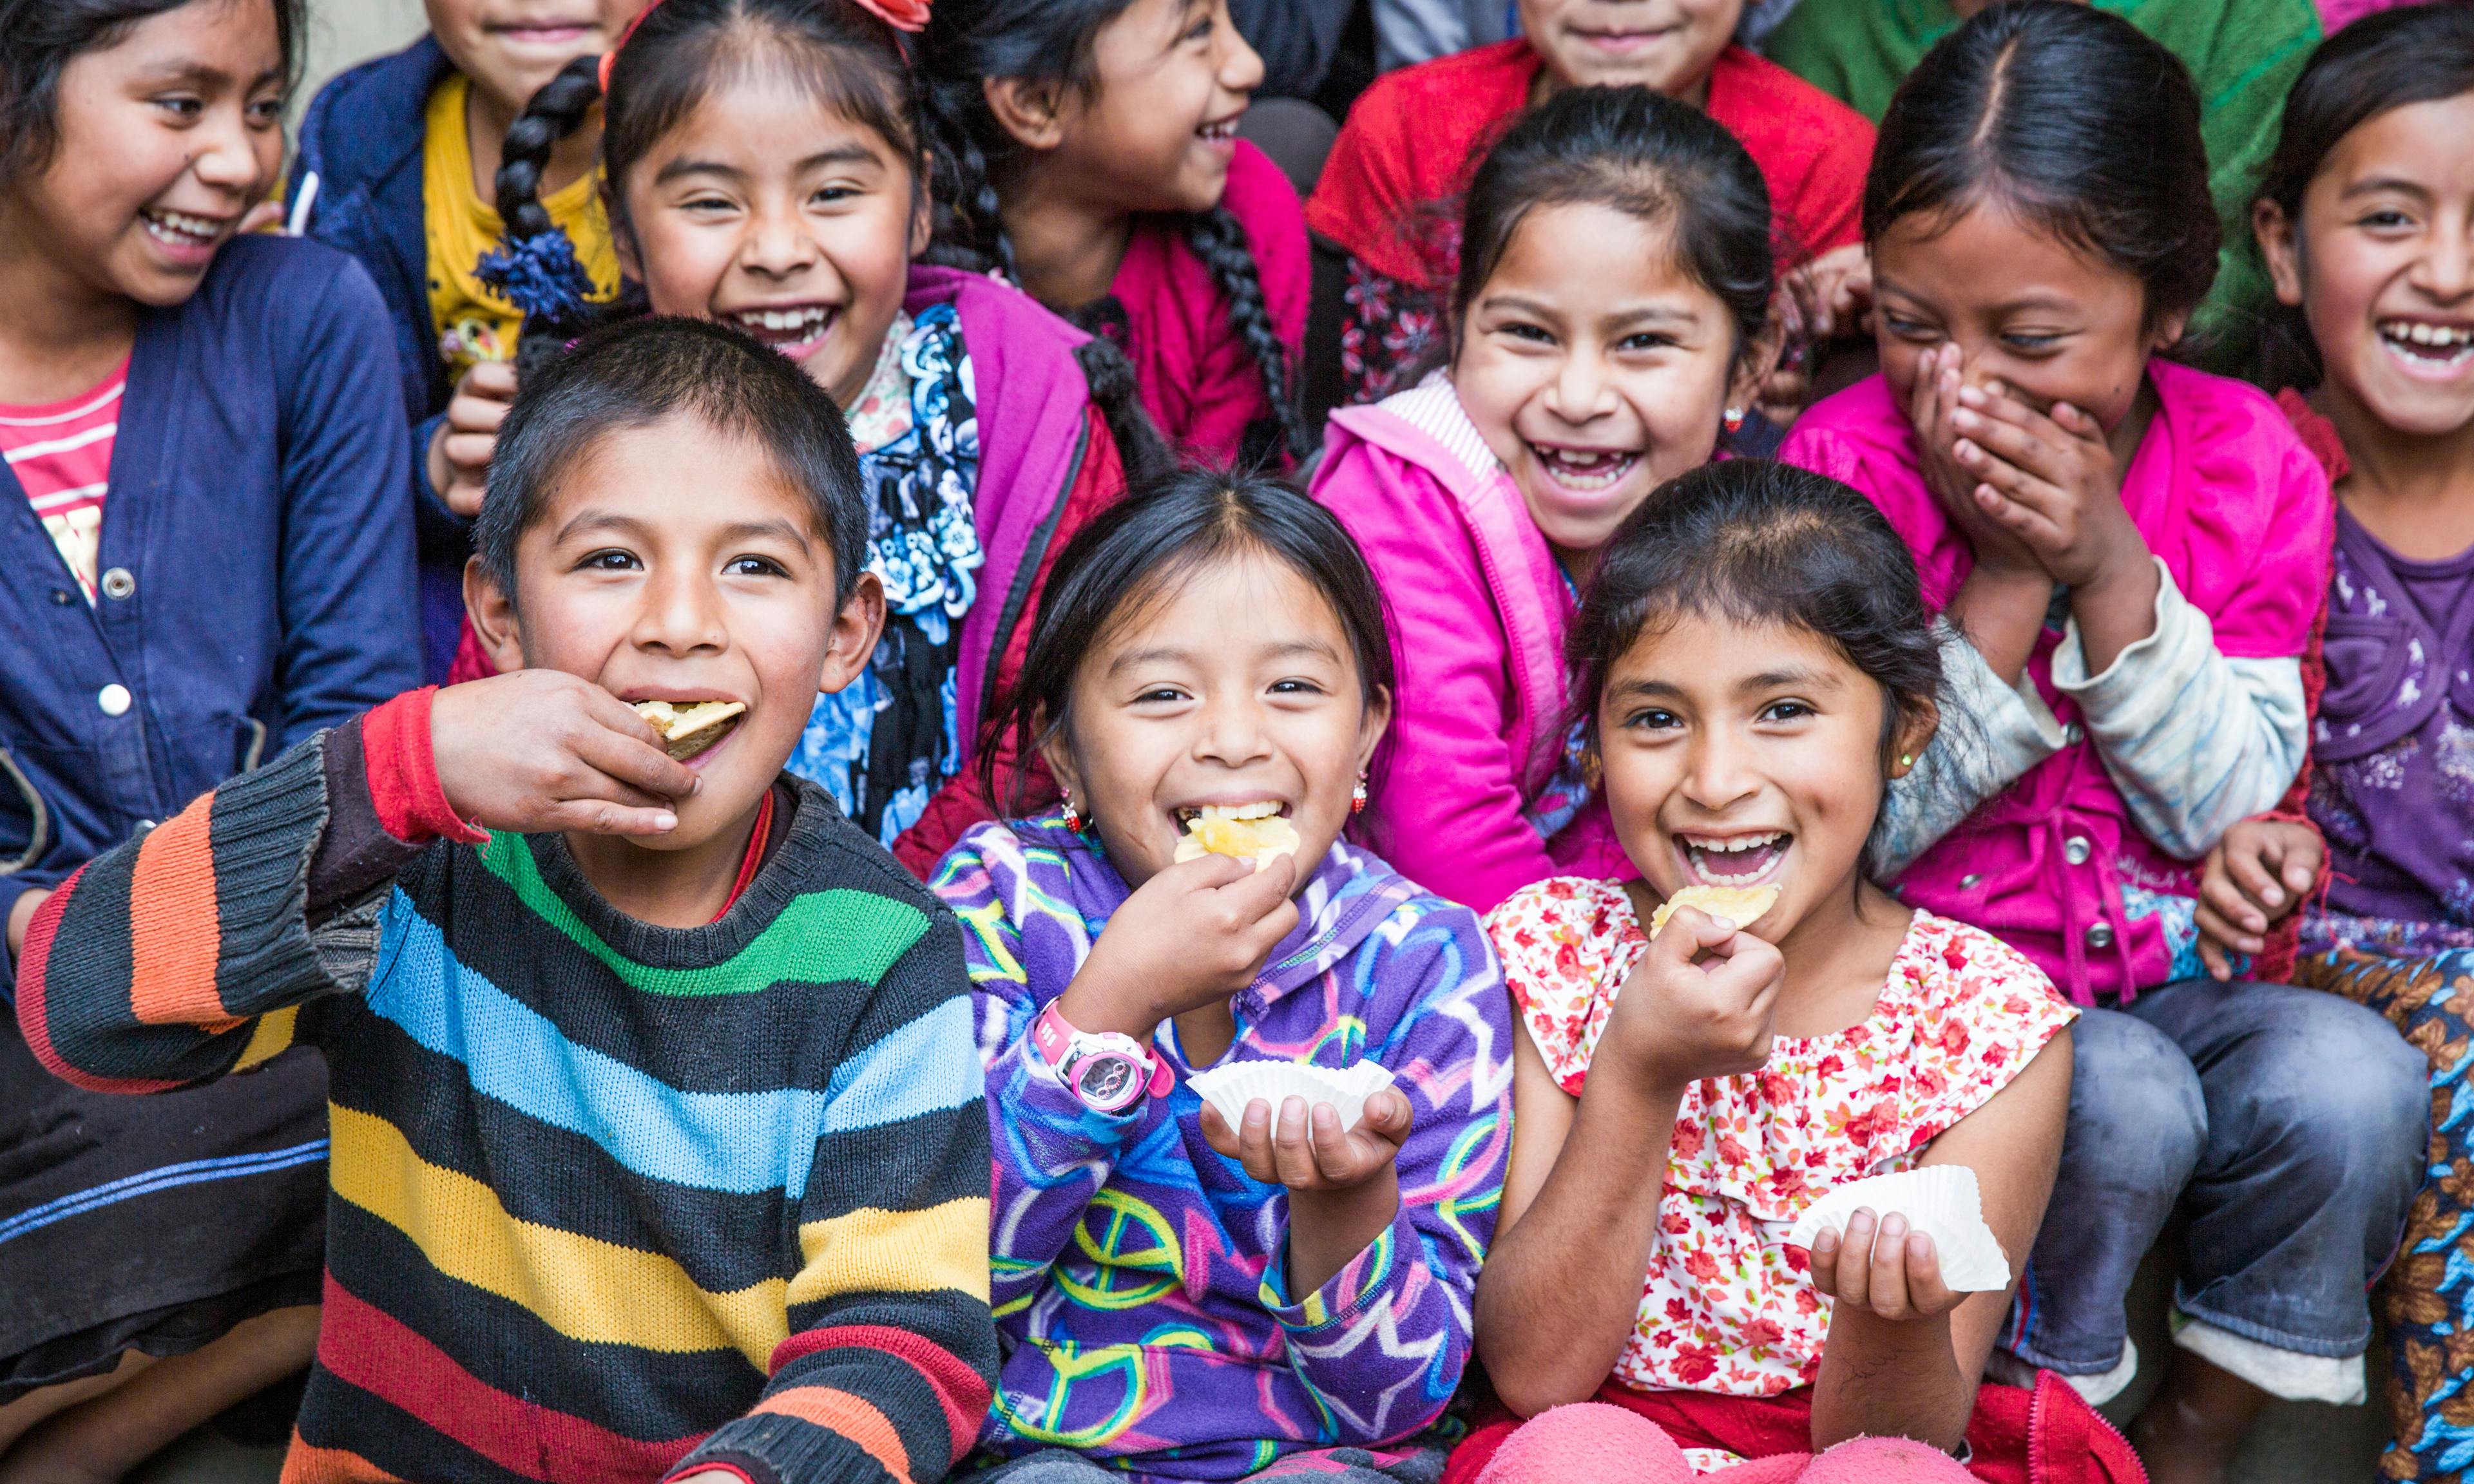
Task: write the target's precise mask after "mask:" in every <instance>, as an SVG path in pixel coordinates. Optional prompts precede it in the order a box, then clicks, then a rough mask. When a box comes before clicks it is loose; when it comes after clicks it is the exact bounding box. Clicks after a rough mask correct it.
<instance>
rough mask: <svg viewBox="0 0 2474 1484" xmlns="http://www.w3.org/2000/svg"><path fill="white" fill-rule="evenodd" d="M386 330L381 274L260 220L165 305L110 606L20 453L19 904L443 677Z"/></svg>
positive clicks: (15, 711) (1, 601)
mask: <svg viewBox="0 0 2474 1484" xmlns="http://www.w3.org/2000/svg"><path fill="white" fill-rule="evenodd" d="M388 349H389V347H388V345H387V338H386V310H385V306H384V305H383V304H381V303H380V302H379V299H378V296H377V293H376V290H374V289H373V288H372V287H371V286H370V280H369V275H366V274H364V273H363V272H362V271H361V270H360V268H359V266H358V265H356V264H355V263H354V262H353V261H352V259H351V258H349V257H346V256H345V255H343V254H342V253H340V252H336V251H332V250H331V249H327V248H323V247H320V246H318V245H316V244H314V243H306V242H292V241H285V240H283V239H280V238H273V237H245V238H241V239H239V240H236V241H234V242H232V243H230V245H228V246H226V247H225V249H224V250H223V251H222V253H221V254H220V255H219V256H218V257H217V259H216V261H215V263H214V266H213V267H212V268H211V269H209V270H208V271H207V273H206V281H205V282H204V283H203V284H202V285H201V286H200V287H199V289H198V292H197V293H196V294H195V295H193V296H191V298H190V299H188V301H187V302H185V303H183V304H181V305H178V306H176V307H173V308H170V309H149V310H145V311H142V312H141V314H140V316H139V320H138V328H137V344H136V347H135V349H134V351H133V353H132V355H131V357H130V363H129V387H128V391H127V392H126V393H125V394H124V395H123V397H122V399H121V413H120V425H119V432H118V433H117V435H116V436H115V441H114V443H113V444H112V450H111V474H110V479H111V485H110V491H109V494H108V495H107V496H106V498H105V501H104V508H103V547H102V552H101V555H100V558H99V560H98V562H97V565H98V566H99V567H100V569H101V570H102V572H103V573H104V574H105V577H106V583H105V587H106V590H105V591H104V592H102V593H100V594H98V596H97V597H96V599H95V602H94V603H93V604H92V605H88V603H87V602H86V600H85V595H84V594H83V593H82V592H81V591H80V590H79V589H78V584H77V580H76V578H75V577H74V576H72V575H71V574H70V572H69V568H68V564H67V563H66V562H63V561H62V560H61V555H60V551H59V548H57V547H56V546H54V545H53V543H52V538H51V534H50V533H49V532H47V531H45V530H44V529H43V525H42V522H41V521H40V520H39V519H37V518H36V515H35V509H34V506H33V505H32V504H31V503H30V502H29V501H28V500H27V498H26V491H25V490H24V488H23V487H22V486H20V485H19V484H18V483H17V481H16V479H15V477H14V476H13V475H12V474H10V473H9V472H8V471H7V469H6V467H5V466H0V570H5V571H6V572H7V573H8V578H7V580H6V581H5V582H0V921H5V918H6V915H7V913H8V912H9V910H10V909H11V908H12V906H14V905H15V903H16V900H17V898H18V897H19V896H20V895H21V894H22V893H23V892H24V891H25V890H26V889H27V888H28V887H34V886H54V885H57V884H59V882H60V881H61V879H62V878H64V877H65V876H67V875H68V874H69V873H70V872H72V871H74V870H76V869H77V867H78V866H79V865H80V864H81V863H83V862H84V861H85V860H86V859H88V858H89V857H91V856H94V855H97V854H100V853H101V852H103V851H104V850H109V849H110V848H111V847H112V846H115V845H118V844H119V843H120V842H121V841H123V840H126V839H128V838H129V837H130V836H131V835H132V834H133V833H135V832H136V831H138V830H140V829H143V828H145V827H146V826H150V825H151V824H153V823H154V822H155V821H158V820H165V819H169V818H171V817H172V815H173V814H175V813H177V812H178V811H179V810H180V808H181V807H182V805H183V804H185V803H187V802H189V801H190V800H192V799H194V798H196V797H197V796H198V795H199V794H201V793H204V792H205V791H206V790H207V789H209V788H212V787H213V786H214V785H215V784H217V783H218V782H221V781H222V780H223V779H224V778H228V777H230V776H231V775H232V774H234V773H238V772H243V771H246V770H247V769H248V768H250V767H252V766H254V765H255V763H256V762H257V761H258V760H259V759H261V758H272V757H274V756H275V755H276V754H278V753H280V752H281V751H282V750H283V749H284V748H286V747H288V746H290V745H291V744H292V743H294V742H296V741H298V740H300V739H301V738H303V737H304V736H306V735H308V734H309V733H310V732H312V731H315V730H319V729H320V728H323V727H331V726H334V725H335V724H336V723H338V722H341V721H344V720H346V719H347V718H349V717H351V716H352V715H354V714H355V713H357V712H359V711H362V710H365V709H367V708H368V707H370V706H373V705H375V704H376V703H377V702H380V701H383V700H385V699H386V698H387V697H389V696H392V695H395V694H396V693H397V692H399V691H402V690H406V689H409V688H410V687H412V686H413V685H415V684H418V683H419V682H420V678H421V665H420V649H419V640H418V634H417V629H416V624H415V618H414V606H413V605H414V599H413V555H412V553H413V542H412V512H411V509H410V507H409V506H408V505H407V504H406V503H405V501H404V499H403V497H402V491H403V487H404V481H405V478H406V475H405V472H404V458H405V450H406V449H407V448H408V447H409V446H410V441H409V440H408V439H407V438H406V436H405V434H404V423H403V409H402V407H401V405H400V401H399V399H398V397H397V395H396V384H395V374H394V360H393V357H392V356H391V355H390V354H389V353H388ZM118 573H125V574H126V580H125V581H115V580H113V579H114V575H115V574H118ZM115 592H117V593H118V594H119V595H117V596H115V595H113V594H114V593H115ZM12 974H13V966H12Z"/></svg>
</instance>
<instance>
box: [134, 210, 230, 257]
mask: <svg viewBox="0 0 2474 1484" xmlns="http://www.w3.org/2000/svg"><path fill="white" fill-rule="evenodd" d="M138 220H139V221H140V222H141V223H143V224H144V225H145V227H146V232H147V235H149V236H151V237H153V238H154V239H155V240H156V241H157V242H159V243H161V244H163V246H165V247H167V248H172V249H176V250H178V251H183V252H194V251H198V250H199V249H201V248H211V247H213V246H214V245H215V244H216V243H217V242H218V241H220V240H221V239H222V237H223V234H224V228H225V227H226V226H228V225H230V224H229V223H226V222H220V221H217V220H215V219H214V218H213V217H205V216H191V215H190V214H189V213H187V212H185V211H166V210H164V209H162V208H161V207H159V206H158V207H156V208H154V209H152V210H147V211H141V212H139V213H138Z"/></svg>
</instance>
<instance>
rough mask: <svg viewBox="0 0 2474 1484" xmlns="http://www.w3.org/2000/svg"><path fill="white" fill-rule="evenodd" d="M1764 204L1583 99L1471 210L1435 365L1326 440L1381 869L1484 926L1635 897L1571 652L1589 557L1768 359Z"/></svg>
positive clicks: (1515, 137) (1684, 136)
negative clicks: (1568, 692)
mask: <svg viewBox="0 0 2474 1484" xmlns="http://www.w3.org/2000/svg"><path fill="white" fill-rule="evenodd" d="M1769 238H1770V202H1769V192H1768V189H1767V187H1766V186H1764V185H1763V184H1762V182H1761V174H1760V170H1759V168H1758V166H1756V165H1755V164H1754V163H1753V159H1752V156H1749V155H1747V154H1745V153H1744V148H1743V146H1742V145H1740V144H1738V143H1736V142H1735V140H1734V136H1733V135H1731V134H1729V133H1728V132H1727V131H1726V130H1725V129H1724V128H1723V127H1721V126H1719V125H1717V124H1715V123H1713V122H1711V121H1710V118H1709V117H1708V116H1707V115H1706V114H1704V113H1702V112H1701V111H1700V110H1698V109H1696V108H1691V107H1690V106H1688V105H1686V104H1680V103H1677V102H1676V101H1674V100H1673V99H1670V98H1665V97H1662V96H1661V95H1659V94H1656V93H1652V92H1649V91H1648V90H1646V89H1643V88H1621V89H1605V88H1590V89H1581V90H1575V91H1572V92H1568V93H1564V94H1562V95H1559V96H1558V97H1557V98H1555V99H1554V100H1553V101H1552V102H1550V103H1548V104H1546V105H1545V106H1543V107H1541V108H1538V109H1536V110H1535V111H1533V112H1530V113H1528V114H1526V115H1524V116H1523V117H1522V119H1521V120H1520V122H1519V123H1517V124H1516V125H1515V126H1514V127H1513V128H1512V130H1511V131H1510V132H1508V133H1506V134H1505V135H1504V137H1503V139H1502V140H1501V142H1499V143H1497V144H1496V145H1495V147H1494V148H1493V150H1492V152H1491V153H1490V154H1489V155H1488V156H1487V158H1486V162H1485V163H1484V164H1483V165H1481V166H1480V167H1479V169H1478V172H1477V176H1476V178H1475V180H1473V181H1472V182H1471V183H1470V186H1469V191H1468V196H1467V211H1466V216H1465V220H1464V222H1463V224H1462V239H1461V240H1462V242H1463V244H1464V249H1463V251H1462V255H1461V267H1460V277H1459V281H1458V282H1457V284H1456V285H1455V286H1454V291H1453V296H1452V325H1453V328H1452V336H1451V342H1450V356H1449V360H1448V362H1447V363H1446V364H1445V365H1444V366H1443V367H1442V368H1441V369H1439V370H1437V371H1434V372H1433V373H1431V374H1429V375H1428V376H1426V377H1425V378H1424V379H1423V380H1422V381H1420V382H1419V383H1418V385H1417V386H1415V387H1414V388H1413V389H1412V390H1410V391H1407V392H1402V393H1399V394H1397V395H1393V396H1391V397H1388V398H1386V399H1384V400H1383V401H1381V402H1378V403H1376V404H1374V405H1372V406H1370V407H1355V408H1350V409H1348V410H1346V411H1345V412H1340V413H1337V414H1334V415H1333V417H1332V419H1331V427H1330V430H1329V432H1328V433H1327V435H1326V437H1325V443H1324V455H1323V461H1322V467H1321V468H1320V469H1319V470H1318V471H1317V473H1316V476H1315V481H1314V490H1313V492H1314V494H1315V497H1316V498H1317V499H1320V500H1321V501H1322V502H1323V503H1324V504H1325V505H1327V506H1329V507H1330V508H1331V509H1332V511H1333V512H1334V513H1335V514H1337V515H1339V516H1340V518H1341V520H1342V522H1343V523H1345V524H1346V526H1347V527H1348V529H1349V532H1350V534H1352V535H1353V536H1355V537H1356V538H1357V540H1358V544H1359V545H1360V546H1362V547H1364V548H1365V551H1366V555H1367V560H1368V561H1369V562H1371V563H1372V564H1373V567H1374V571H1375V575H1376V576H1377V577H1378V578H1380V579H1381V580H1382V583H1383V592H1384V598H1385V600H1386V601H1387V602H1388V603H1389V604H1390V605H1391V609H1392V626H1393V633H1392V641H1393V645H1394V648H1395V651H1396V656H1397V663H1398V666H1399V674H1400V690H1399V711H1398V719H1397V721H1396V722H1395V725H1394V732H1393V740H1392V742H1391V743H1390V744H1389V747H1390V756H1389V758H1388V761H1387V762H1386V764H1385V766H1386V768H1387V769H1388V772H1387V774H1386V778H1385V785H1384V787H1383V788H1382V789H1381V790H1380V791H1379V793H1378V795H1377V797H1376V802H1375V803H1374V805H1373V806H1372V807H1371V808H1370V809H1369V810H1368V811H1367V813H1366V815H1365V816H1364V817H1363V819H1362V820H1361V821H1360V827H1361V829H1362V830H1363V831H1364V834H1365V838H1366V841H1367V843H1368V845H1369V846H1370V847H1371V848H1372V849H1373V850H1375V851H1377V852H1378V853H1380V854H1381V855H1383V856H1384V857H1385V858H1386V859H1388V860H1390V861H1391V862H1392V863H1393V864H1394V865H1395V866H1396V867H1398V868H1399V870H1400V871H1401V872H1402V873H1403V874H1406V875H1408V876H1409V877H1410V878H1411V879H1413V880H1415V881H1417V882H1419V884H1420V885H1422V886H1424V887H1426V888H1427V889H1428V890H1430V891H1433V892H1436V893H1439V894H1441V895H1442V896H1444V897H1449V898H1456V899H1458V900H1460V901H1464V902H1467V904H1469V905H1470V906H1472V907H1475V908H1477V909H1478V910H1480V911H1485V910H1487V909H1489V908H1492V907H1493V906H1494V905H1495V904H1496V903H1498V902H1500V901H1502V900H1503V899H1504V898H1507V897H1509V896H1511V895H1512V894H1513V893H1514V892H1516V891H1518V890H1519V889H1520V888H1522V887H1524V886H1527V885H1529V884H1530V883H1531V882H1533V881H1540V880H1543V879H1544V878H1546V877H1548V876H1552V875H1572V874H1578V875H1591V876H1600V877H1605V876H1630V875H1633V874H1636V873H1635V872H1634V871H1633V869H1632V867H1631V865H1630V864H1629V863H1628V862H1627V861H1626V860H1625V858H1624V854H1623V851H1622V850H1621V848H1620V847H1619V846H1618V845H1617V844H1616V842H1615V840H1614V837H1613V833H1612V831H1611V830H1610V829H1609V828H1608V826H1607V819H1606V809H1605V807H1604V805H1603V804H1602V803H1598V802H1595V801H1594V800H1593V799H1592V793H1593V779H1592V778H1590V776H1589V772H1588V770H1587V769H1586V767H1585V764H1584V760H1583V759H1584V749H1583V748H1582V746H1581V736H1580V733H1579V732H1578V730H1576V729H1575V728H1573V727H1572V726H1571V725H1570V723H1569V720H1568V718H1567V717H1566V715H1565V710H1566V706H1565V701H1566V696H1565V688H1566V687H1565V672H1564V630H1565V628H1566V626H1567V625H1568V624H1569V622H1570V620H1571V616H1572V614H1573V612H1574V610H1576V608H1577V607H1578V604H1579V592H1580V587H1581V586H1582V585H1584V584H1585V583H1587V581H1588V580H1589V573H1590V571H1591V569H1592V568H1593V567H1594V565H1595V563H1596V562H1597V557H1598V552H1599V549H1600V548H1601V547H1603V546H1604V545H1605V544H1606V542H1607V539H1609V538H1610V537H1611V536H1613V533H1614V529H1615V527H1616V526H1617V525H1619V524H1620V523H1621V522H1622V520H1623V518H1624V517H1625V516H1626V515H1630V514H1632V512H1633V510H1634V509H1635V508H1636V507H1637V506H1638V505H1639V504H1640V502H1641V501H1642V500H1643V499H1644V498H1646V497H1647V496H1648V494H1649V491H1651V490H1653V489H1655V488H1657V487H1658V486H1659V485H1660V484H1661V483H1663V482H1665V481H1666V480H1669V479H1672V478H1674V477H1675V476H1676V475H1678V474H1681V473H1684V472H1686V471H1687V470H1689V469H1692V468H1696V467H1700V466H1701V465H1704V464H1707V463H1708V462H1710V458H1711V457H1712V456H1713V454H1714V453H1715V452H1716V450H1717V448H1718V446H1719V444H1720V443H1721V441H1722V440H1723V439H1724V438H1725V437H1726V436H1727V435H1728V434H1729V433H1732V432H1733V431H1734V429H1735V427H1736V426H1738V425H1739V424H1740V423H1741V422H1742V420H1743V409H1744V408H1745V407H1746V406H1748V405H1750V402H1751V398H1752V395H1753V391H1754V388H1755V387H1756V386H1757V385H1758V382H1759V379H1760V374H1761V371H1763V370H1764V369H1765V367H1766V364H1767V362H1768V360H1769V358H1770V350H1771V343H1770V341H1769V339H1768V331H1769V320H1768V317H1769V303H1770V291H1771V266H1770V240H1769Z"/></svg>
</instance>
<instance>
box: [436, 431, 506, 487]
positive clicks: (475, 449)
mask: <svg viewBox="0 0 2474 1484" xmlns="http://www.w3.org/2000/svg"><path fill="white" fill-rule="evenodd" d="M438 451H439V453H440V455H441V456H443V457H444V458H445V459H446V460H447V462H448V463H449V465H451V466H452V467H456V468H458V469H462V470H464V471H466V472H467V473H476V477H477V472H476V471H486V470H487V469H488V468H489V467H490V459H491V457H492V456H493V455H494V454H496V453H497V451H498V435H497V434H496V433H458V432H456V431H455V430H454V429H453V428H452V427H451V426H450V427H449V429H448V431H447V436H446V437H445V438H443V439H440V440H439V443H438Z"/></svg>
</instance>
